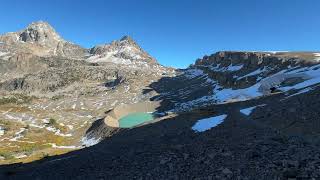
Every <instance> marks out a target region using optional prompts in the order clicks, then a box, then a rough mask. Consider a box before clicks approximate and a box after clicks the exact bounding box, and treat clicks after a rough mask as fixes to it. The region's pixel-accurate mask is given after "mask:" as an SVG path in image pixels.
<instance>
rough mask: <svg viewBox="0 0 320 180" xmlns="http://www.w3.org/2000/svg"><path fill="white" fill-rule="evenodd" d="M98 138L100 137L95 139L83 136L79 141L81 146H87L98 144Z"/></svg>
mask: <svg viewBox="0 0 320 180" xmlns="http://www.w3.org/2000/svg"><path fill="white" fill-rule="evenodd" d="M100 139H101V138H98V139H96V138H88V137H87V136H85V137H83V138H82V139H81V143H82V145H83V146H86V147H89V146H93V145H96V144H98V143H99V142H100Z"/></svg>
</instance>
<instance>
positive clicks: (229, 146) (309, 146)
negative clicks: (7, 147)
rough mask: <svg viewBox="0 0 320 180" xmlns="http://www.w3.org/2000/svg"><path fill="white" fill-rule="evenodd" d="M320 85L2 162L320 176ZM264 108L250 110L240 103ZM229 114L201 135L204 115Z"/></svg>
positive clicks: (91, 173)
mask: <svg viewBox="0 0 320 180" xmlns="http://www.w3.org/2000/svg"><path fill="white" fill-rule="evenodd" d="M319 90H320V89H319V88H316V89H315V90H314V91H312V92H309V93H305V94H301V95H297V96H294V97H291V98H289V99H283V98H284V97H285V96H284V95H283V94H277V95H273V96H268V97H263V98H259V99H255V100H251V101H247V102H238V103H232V104H222V105H214V106H211V107H207V108H205V109H200V110H195V111H193V112H190V113H184V114H180V115H179V116H177V117H175V118H172V119H167V120H164V121H161V122H158V123H155V124H150V125H146V126H143V127H139V128H135V129H131V130H122V131H120V132H118V133H117V134H115V135H113V136H112V138H107V139H105V140H104V141H102V142H101V143H99V144H97V145H96V146H93V147H90V148H85V149H82V150H79V151H75V152H71V153H68V154H65V155H61V156H55V157H48V158H45V159H43V160H41V161H37V162H33V163H29V164H15V165H10V166H2V167H1V168H0V172H1V175H0V177H1V179H319V178H320V149H319V144H320V143H319V142H320V141H319V138H318V137H317V134H319V132H320V126H319V119H318V117H319V116H318V114H319V108H320V102H319V97H320V94H319ZM259 104H266V105H265V106H263V107H258V108H257V109H256V110H255V111H253V113H252V114H251V115H250V116H245V115H244V114H241V113H240V112H239V110H240V109H243V108H246V107H250V106H254V105H259ZM219 114H228V117H227V119H226V120H225V121H224V122H223V123H222V124H220V125H218V126H217V127H215V128H213V129H211V130H208V131H205V132H202V133H195V132H194V131H193V130H192V129H191V127H192V126H193V124H194V123H195V122H196V121H197V120H198V119H201V118H205V117H210V116H213V115H219Z"/></svg>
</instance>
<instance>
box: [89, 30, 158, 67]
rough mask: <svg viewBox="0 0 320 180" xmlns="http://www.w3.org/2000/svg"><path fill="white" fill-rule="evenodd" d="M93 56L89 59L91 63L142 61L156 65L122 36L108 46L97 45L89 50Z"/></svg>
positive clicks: (134, 44)
mask: <svg viewBox="0 0 320 180" xmlns="http://www.w3.org/2000/svg"><path fill="white" fill-rule="evenodd" d="M90 53H91V54H92V55H93V56H92V57H91V58H89V59H90V60H91V61H93V62H110V61H112V62H126V63H129V61H131V60H134V61H143V62H151V63H156V60H155V59H154V58H153V57H151V56H150V55H149V54H148V53H147V52H145V51H144V50H143V49H142V48H141V47H140V46H139V45H138V44H137V43H136V42H135V41H134V40H133V39H132V38H131V37H130V36H123V37H122V38H121V39H120V40H116V41H112V42H111V43H109V44H103V45H97V46H94V47H93V48H91V49H90Z"/></svg>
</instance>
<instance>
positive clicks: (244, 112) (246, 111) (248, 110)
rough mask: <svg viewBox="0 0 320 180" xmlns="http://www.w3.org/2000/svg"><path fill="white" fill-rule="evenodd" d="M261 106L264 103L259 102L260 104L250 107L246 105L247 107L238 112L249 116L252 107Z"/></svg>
mask: <svg viewBox="0 0 320 180" xmlns="http://www.w3.org/2000/svg"><path fill="white" fill-rule="evenodd" d="M261 106H265V104H261V105H258V106H252V107H248V108H244V109H240V112H241V113H242V114H244V115H246V116H249V115H250V114H251V113H252V111H253V110H254V109H256V108H257V107H261Z"/></svg>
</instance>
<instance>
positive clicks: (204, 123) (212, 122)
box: [191, 114, 227, 132]
mask: <svg viewBox="0 0 320 180" xmlns="http://www.w3.org/2000/svg"><path fill="white" fill-rule="evenodd" d="M226 117H227V115H226V114H223V115H220V116H214V117H210V118H206V119H201V120H198V122H196V123H195V124H194V125H193V126H192V128H191V129H192V130H194V131H196V132H204V131H207V130H209V129H211V128H213V127H216V126H217V125H219V124H221V123H222V122H223V121H224V120H225V118H226Z"/></svg>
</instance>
